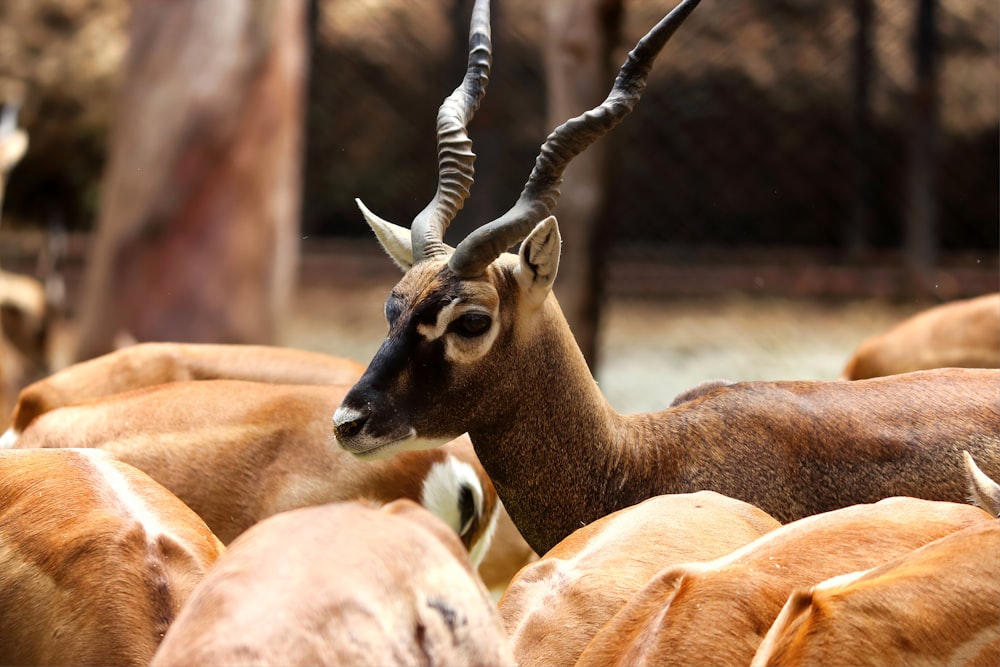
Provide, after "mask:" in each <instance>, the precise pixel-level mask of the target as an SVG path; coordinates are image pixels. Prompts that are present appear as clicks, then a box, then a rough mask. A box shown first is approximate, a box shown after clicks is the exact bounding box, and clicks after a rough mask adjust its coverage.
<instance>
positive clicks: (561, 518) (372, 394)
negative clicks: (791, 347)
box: [333, 0, 1000, 553]
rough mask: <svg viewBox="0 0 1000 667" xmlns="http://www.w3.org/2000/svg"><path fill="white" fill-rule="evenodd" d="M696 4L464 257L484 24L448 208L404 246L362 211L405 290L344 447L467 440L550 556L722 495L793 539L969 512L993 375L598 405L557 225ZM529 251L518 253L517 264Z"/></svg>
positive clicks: (475, 34) (763, 388) (690, 2)
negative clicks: (622, 520) (559, 286)
mask: <svg viewBox="0 0 1000 667" xmlns="http://www.w3.org/2000/svg"><path fill="white" fill-rule="evenodd" d="M696 4H697V1H696V0H685V1H684V2H682V3H680V4H679V5H678V6H677V7H676V8H675V9H674V10H673V11H671V12H670V14H669V15H668V16H666V17H665V18H664V19H663V20H661V21H660V23H659V24H657V25H656V26H655V27H654V28H653V29H652V30H651V31H650V32H649V34H647V35H646V36H645V37H643V38H642V39H641V40H640V41H639V43H638V44H637V45H636V47H635V48H634V49H633V50H632V52H631V53H630V54H629V56H628V59H627V60H626V62H625V64H624V65H623V67H622V69H621V71H620V72H619V74H618V77H617V79H616V81H615V83H614V87H613V88H612V90H611V92H610V94H609V95H608V97H607V99H606V100H605V102H604V103H602V104H601V105H599V106H598V107H596V108H594V109H592V110H590V111H588V112H586V113H584V114H583V115H581V116H579V117H577V118H574V119H572V120H569V121H567V122H566V123H564V124H563V125H562V126H560V127H559V128H557V129H556V130H555V131H554V132H553V133H552V134H550V135H549V137H548V138H547V139H546V140H545V142H544V144H543V145H542V147H541V151H540V153H539V156H538V159H537V161H536V162H535V166H534V170H533V171H532V173H531V176H530V177H529V179H528V181H527V183H526V185H525V186H524V189H523V191H522V192H521V195H520V198H519V199H518V201H517V202H516V203H515V204H514V206H513V207H512V208H511V209H510V210H509V211H508V212H507V213H505V214H503V215H502V216H500V217H499V218H497V219H496V220H494V221H492V222H490V223H488V224H486V225H485V226H483V227H480V228H479V229H476V230H475V231H474V232H472V233H471V234H470V235H469V236H468V237H466V238H465V239H463V240H462V241H461V242H460V243H459V244H458V245H457V247H455V248H454V249H453V248H451V247H450V246H448V245H446V244H445V243H444V240H443V237H444V232H445V229H446V228H447V226H448V224H449V223H450V222H451V220H452V219H453V218H454V216H455V215H456V213H457V211H458V209H459V208H460V207H461V206H462V205H463V204H464V200H465V198H466V196H467V195H468V189H469V187H470V186H471V183H472V175H473V169H472V163H473V159H474V156H473V154H472V152H471V142H470V140H469V138H468V134H467V130H466V127H467V124H468V122H469V120H470V119H471V117H472V115H473V112H474V111H475V110H476V108H477V107H478V104H479V101H480V98H481V96H482V94H483V93H484V92H485V84H486V78H487V73H488V69H489V64H490V39H489V35H490V27H489V6H488V3H487V2H486V1H485V0H480V1H478V2H477V3H476V6H475V8H474V10H473V19H472V28H471V36H470V44H471V49H470V56H469V67H468V71H467V73H466V76H465V79H464V81H463V83H462V84H461V85H460V86H459V87H458V88H457V89H456V90H455V92H454V93H453V94H452V95H451V96H449V97H448V98H447V99H446V100H445V102H444V103H443V104H442V106H441V109H440V112H439V114H438V123H437V125H438V153H439V157H438V160H439V165H440V169H439V181H438V190H437V193H436V194H435V196H434V198H433V199H432V201H431V202H430V204H428V206H427V207H426V208H425V209H424V210H423V211H421V212H420V214H418V215H417V217H416V219H415V220H414V221H413V224H412V227H411V229H406V228H404V227H400V226H397V225H394V224H392V223H389V222H387V221H385V220H382V219H381V218H379V217H377V216H376V215H374V214H373V213H371V212H370V211H368V209H367V208H365V207H364V206H363V205H361V208H362V212H363V214H364V216H365V218H366V220H367V221H368V224H369V225H370V226H371V227H372V229H373V230H374V232H375V234H376V236H377V237H378V238H379V240H380V242H381V244H382V245H383V247H384V248H385V250H386V251H387V252H388V253H389V255H390V256H391V257H392V259H393V260H394V261H395V262H396V263H397V264H398V265H399V266H400V267H401V268H402V269H403V270H404V271H405V275H404V276H403V278H402V280H401V281H400V282H399V283H398V284H397V285H396V286H395V287H394V288H393V289H392V291H391V292H390V294H389V297H388V299H387V301H386V304H385V315H386V319H387V320H388V323H389V332H388V334H387V336H386V339H385V341H384V342H383V343H382V345H381V347H380V348H379V350H378V351H377V352H376V354H375V356H374V358H373V359H372V360H371V362H370V363H369V365H368V368H367V370H366V371H365V374H364V375H363V376H362V378H361V379H360V380H359V381H358V382H357V384H355V385H354V387H353V388H352V389H351V391H350V392H349V393H348V394H347V396H346V397H345V398H344V401H343V403H342V404H341V406H340V407H339V408H338V409H337V410H336V412H335V413H334V415H333V424H334V430H335V433H336V437H337V440H338V442H339V443H340V444H341V446H342V447H344V448H345V449H346V450H348V451H350V452H352V453H354V454H355V455H357V456H359V457H362V458H366V459H372V458H379V457H386V456H391V455H392V454H393V453H395V452H398V451H400V450H404V449H423V448H428V447H435V446H437V445H439V444H441V443H443V442H446V441H448V440H450V439H452V438H454V437H456V436H458V435H459V434H461V433H465V432H468V433H469V435H470V436H471V438H472V442H473V444H474V446H475V449H476V453H477V454H478V455H479V458H480V460H481V461H482V463H483V466H484V467H485V468H486V470H487V472H488V473H489V475H490V477H491V478H492V479H493V482H494V484H495V485H496V488H497V491H498V492H499V494H500V497H501V499H502V500H503V503H504V506H505V507H506V508H507V511H508V512H510V515H511V517H512V518H513V520H514V523H515V524H516V525H517V526H518V528H519V529H520V530H521V532H522V534H523V535H524V537H525V539H527V541H528V543H529V544H530V545H531V546H532V547H533V548H534V549H535V551H537V552H538V553H544V552H546V551H548V550H549V549H551V548H552V547H553V546H554V545H555V544H556V543H558V542H559V541H560V540H561V539H563V538H564V537H566V536H567V535H569V534H570V533H571V532H573V531H574V530H575V529H577V528H579V527H580V526H582V525H586V524H588V523H590V522H592V521H594V520H595V519H597V518H599V517H602V516H604V515H606V514H609V513H611V512H613V511H615V510H617V509H620V508H623V507H627V506H629V505H634V504H636V503H638V502H639V501H641V500H643V499H645V498H648V497H650V496H654V495H660V494H664V493H683V492H692V491H698V490H701V489H712V490H715V491H717V492H719V493H722V494H724V495H727V496H730V497H734V498H738V499H741V500H744V501H746V502H750V503H752V504H754V505H757V506H758V507H760V508H761V509H763V510H764V511H766V512H767V513H768V514H771V515H772V516H774V517H775V518H776V519H778V520H780V521H783V522H787V521H790V520H793V519H797V518H799V517H803V516H806V515H809V514H815V513H818V512H823V511H826V510H830V509H833V508H836V507H842V506H845V505H850V504H855V503H861V502H868V501H874V500H878V499H880V498H884V497H888V496H896V495H910V496H922V497H925V498H930V499H948V500H954V501H964V500H965V487H964V484H963V480H962V456H961V451H962V450H963V449H968V450H969V451H970V452H971V453H972V454H973V455H974V456H975V457H976V460H977V461H978V462H979V464H980V465H981V466H983V468H984V470H986V471H987V472H988V473H990V474H992V475H998V474H1000V392H998V390H997V388H998V386H1000V371H983V370H958V369H951V370H944V371H937V372H934V371H930V372H925V373H917V374H910V375H903V376H895V377H893V378H891V379H879V380H869V381H864V382H857V383H852V382H846V381H836V382H747V383H734V384H731V385H728V386H720V387H719V388H717V389H715V390H712V391H707V392H706V393H704V394H702V395H700V396H697V397H695V398H694V399H693V400H690V401H686V402H683V403H681V404H680V405H677V406H675V407H673V408H669V409H666V410H664V411H662V412H658V413H655V414H640V415H629V416H624V415H621V414H618V413H617V412H616V411H615V410H614V409H613V408H612V407H611V405H610V404H609V403H608V401H607V400H606V399H605V397H604V396H603V395H602V394H601V392H600V390H599V389H598V387H597V384H596V382H595V381H594V378H593V377H592V375H591V373H590V370H589V368H588V367H587V364H586V362H585V360H584V358H583V355H582V354H581V352H580V349H579V347H578V346H577V344H576V342H575V340H574V339H573V334H572V333H571V331H570V329H569V326H568V325H567V323H566V319H565V317H564V316H563V315H562V313H561V311H560V309H559V305H558V303H557V302H556V299H555V297H554V295H553V294H552V285H553V281H554V280H555V277H556V270H557V268H558V264H559V251H560V236H559V229H558V227H557V224H556V220H555V218H554V217H552V216H551V215H550V214H551V212H552V211H553V209H554V208H555V205H556V199H557V195H558V186H559V183H560V180H561V175H562V173H563V170H564V169H565V167H566V166H567V164H568V163H569V161H570V160H571V159H572V158H573V157H574V156H575V155H577V154H579V153H580V152H581V151H583V150H584V149H585V148H586V147H587V146H588V145H589V144H590V143H591V142H593V141H594V140H596V139H597V138H598V137H600V136H601V135H603V134H604V133H606V132H607V131H608V130H610V129H611V128H612V127H613V126H614V125H615V124H616V123H617V122H618V121H619V120H621V118H622V117H623V116H624V115H626V114H627V113H628V111H629V110H630V109H631V108H632V107H633V105H634V104H635V103H636V101H637V100H638V97H639V95H640V92H641V91H642V89H643V87H644V85H645V80H646V77H647V75H648V73H649V70H650V68H651V67H652V63H653V60H654V58H655V57H656V55H657V53H658V52H659V51H660V49H661V48H662V47H663V45H664V44H665V43H666V41H667V39H668V38H669V37H670V35H671V34H672V33H673V32H674V31H675V30H676V29H677V27H678V26H679V25H680V23H681V22H682V20H683V19H684V18H685V17H686V16H688V15H689V14H690V12H691V11H692V10H693V9H694V7H695V5H696ZM359 204H360V202H359ZM519 241H520V242H521V246H520V250H519V252H518V254H517V255H514V254H508V253H506V252H505V251H506V250H507V248H509V247H511V246H512V245H514V244H516V243H517V242H519ZM668 400H669V399H667V401H668ZM667 401H665V402H664V403H665V404H666V402H667Z"/></svg>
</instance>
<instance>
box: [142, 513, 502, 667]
mask: <svg viewBox="0 0 1000 667" xmlns="http://www.w3.org/2000/svg"><path fill="white" fill-rule="evenodd" d="M151 664H152V665H164V666H168V667H175V666H176V667H181V666H183V665H249V664H254V665H345V666H351V667H354V666H356V665H426V666H427V667H446V666H451V665H484V666H485V665H497V666H500V665H513V664H514V660H513V657H512V655H511V651H510V646H509V644H508V643H507V637H506V635H505V634H504V631H503V626H502V625H501V624H500V618H499V616H498V615H497V611H496V608H495V607H494V606H493V603H492V601H491V600H490V598H489V597H488V595H487V593H486V590H485V589H484V588H483V586H482V584H481V583H480V582H479V581H478V580H477V579H476V578H475V575H474V573H473V571H472V568H471V567H470V566H469V562H468V559H467V558H466V556H465V554H464V553H463V550H462V548H461V545H460V544H459V542H458V540H457V539H456V538H455V536H454V534H453V533H451V532H450V531H449V530H447V528H446V527H445V525H444V524H443V523H441V522H440V521H439V520H438V519H437V518H436V517H434V516H432V515H431V514H430V513H428V512H427V511H426V510H424V509H423V508H421V507H420V506H418V505H416V504H415V503H413V502H411V501H408V500H399V501H395V502H393V503H390V504H388V505H386V506H385V507H382V508H375V507H370V506H367V505H364V504H361V503H353V502H352V503H335V504H330V505H323V506H319V507H309V508H303V509H298V510H292V511H290V512H285V513H283V514H279V515H276V516H273V517H271V518H269V519H267V520H265V521H262V522H261V523H259V524H257V525H256V526H254V527H253V528H251V529H250V530H248V531H247V532H246V533H244V534H243V535H241V536H240V537H239V539H237V540H236V541H235V542H233V544H232V546H231V547H230V549H229V551H228V552H227V553H226V554H225V555H224V556H223V557H222V558H221V559H219V562H218V563H217V564H216V566H215V567H214V568H213V569H212V571H211V572H210V573H209V575H208V576H207V577H206V578H205V579H204V580H203V581H202V583H201V585H200V586H199V587H198V589H197V590H196V591H195V592H194V594H193V595H192V596H191V599H190V600H189V601H188V604H187V605H186V606H185V607H184V609H183V610H182V611H181V613H180V615H179V616H178V618H177V620H176V622H175V623H174V624H173V625H172V626H171V628H170V630H169V631H168V632H167V635H166V637H164V639H163V643H162V644H161V645H160V649H159V651H158V652H157V654H156V656H155V657H154V658H153V661H152V663H151Z"/></svg>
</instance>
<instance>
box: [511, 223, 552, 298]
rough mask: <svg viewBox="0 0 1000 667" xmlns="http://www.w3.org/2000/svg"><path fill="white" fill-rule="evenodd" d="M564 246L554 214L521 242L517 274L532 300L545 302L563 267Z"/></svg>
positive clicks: (527, 295)
mask: <svg viewBox="0 0 1000 667" xmlns="http://www.w3.org/2000/svg"><path fill="white" fill-rule="evenodd" d="M561 247H562V237H561V236H559V225H558V223H556V219H555V216H551V215H550V216H549V217H547V218H545V219H544V220H542V221H541V222H539V223H538V224H537V225H535V228H534V229H533V230H531V233H530V234H528V237H527V238H526V239H524V241H522V242H521V251H520V253H519V255H520V259H521V263H520V266H518V268H517V272H516V273H515V276H516V277H517V282H518V284H519V285H520V286H521V291H522V292H523V293H524V295H525V297H527V298H528V299H529V300H530V301H531V302H532V303H536V304H537V303H541V302H542V301H544V300H545V297H547V296H548V294H549V292H550V291H551V290H552V283H554V282H555V280H556V272H557V271H558V270H559V251H560V250H561Z"/></svg>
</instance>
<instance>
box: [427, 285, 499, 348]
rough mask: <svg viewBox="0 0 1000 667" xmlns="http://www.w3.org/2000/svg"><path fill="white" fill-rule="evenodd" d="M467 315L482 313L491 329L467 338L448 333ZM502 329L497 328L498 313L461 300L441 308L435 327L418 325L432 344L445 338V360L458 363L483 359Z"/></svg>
mask: <svg viewBox="0 0 1000 667" xmlns="http://www.w3.org/2000/svg"><path fill="white" fill-rule="evenodd" d="M466 313H482V314H483V315H488V316H489V317H490V320H491V324H490V329H489V331H487V332H486V333H484V334H483V335H481V336H474V337H472V338H465V337H463V336H460V335H458V334H457V333H454V332H452V333H450V334H449V332H448V325H449V324H451V323H452V322H453V321H454V320H455V319H457V318H458V317H461V316H462V315H465V314H466ZM499 332H500V328H499V327H498V326H497V313H496V312H491V311H488V310H486V309H484V308H482V307H481V306H470V305H469V304H467V303H466V302H464V301H462V300H461V299H454V300H453V301H451V302H450V303H449V304H447V305H446V306H444V307H443V308H441V311H440V312H439V313H438V316H437V320H436V321H435V323H434V324H433V325H430V324H419V325H417V333H419V334H420V335H421V336H423V337H424V338H426V339H427V341H428V342H432V341H435V340H437V339H438V338H441V337H442V336H444V357H445V360H447V361H451V362H456V363H465V364H468V363H472V362H473V361H477V360H479V359H480V358H482V356H483V355H485V354H486V352H487V351H489V349H490V347H491V346H492V345H493V341H495V340H496V338H497V334H498V333H499Z"/></svg>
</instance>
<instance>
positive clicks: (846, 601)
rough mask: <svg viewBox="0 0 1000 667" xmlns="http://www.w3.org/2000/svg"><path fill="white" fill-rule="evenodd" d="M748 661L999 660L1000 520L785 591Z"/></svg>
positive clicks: (987, 663) (890, 664)
mask: <svg viewBox="0 0 1000 667" xmlns="http://www.w3.org/2000/svg"><path fill="white" fill-rule="evenodd" d="M859 628H863V630H862V631H860V632H859ZM750 664H751V665H755V666H758V667H764V666H765V665H785V666H787V667H792V666H794V665H801V666H803V667H806V666H809V665H871V666H875V665H879V666H883V665H884V666H885V667H894V666H895V665H926V666H927V667H937V666H939V665H955V666H958V665H968V666H973V665H976V666H981V667H995V666H996V665H1000V520H996V519H994V520H993V521H991V522H987V523H982V524H977V525H975V526H971V527H969V528H966V529H965V530H961V531H958V532H956V533H953V534H951V535H948V536H945V537H942V538H940V539H938V540H935V541H933V542H931V543H930V544H927V545H925V546H923V547H920V548H919V549H916V550H914V551H912V552H910V553H908V554H905V555H903V556H901V557H899V558H897V559H896V560H894V561H890V562H888V563H885V564H884V565H880V566H879V567H876V568H873V569H871V570H864V571H861V572H853V573H850V574H843V575H840V576H837V577H833V578H831V579H828V580H826V581H824V582H822V583H819V584H816V585H815V586H812V587H810V588H806V589H802V590H798V591H795V592H794V593H792V594H791V596H790V597H789V598H788V601H787V602H786V603H785V606H784V608H782V610H781V613H780V614H779V615H778V618H777V620H775V622H774V624H773V625H772V626H771V629H770V630H768V632H767V635H766V636H765V637H764V640H763V641H762V642H761V644H760V646H759V647H758V649H757V653H756V655H755V656H754V659H753V661H752V662H751V663H750Z"/></svg>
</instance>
